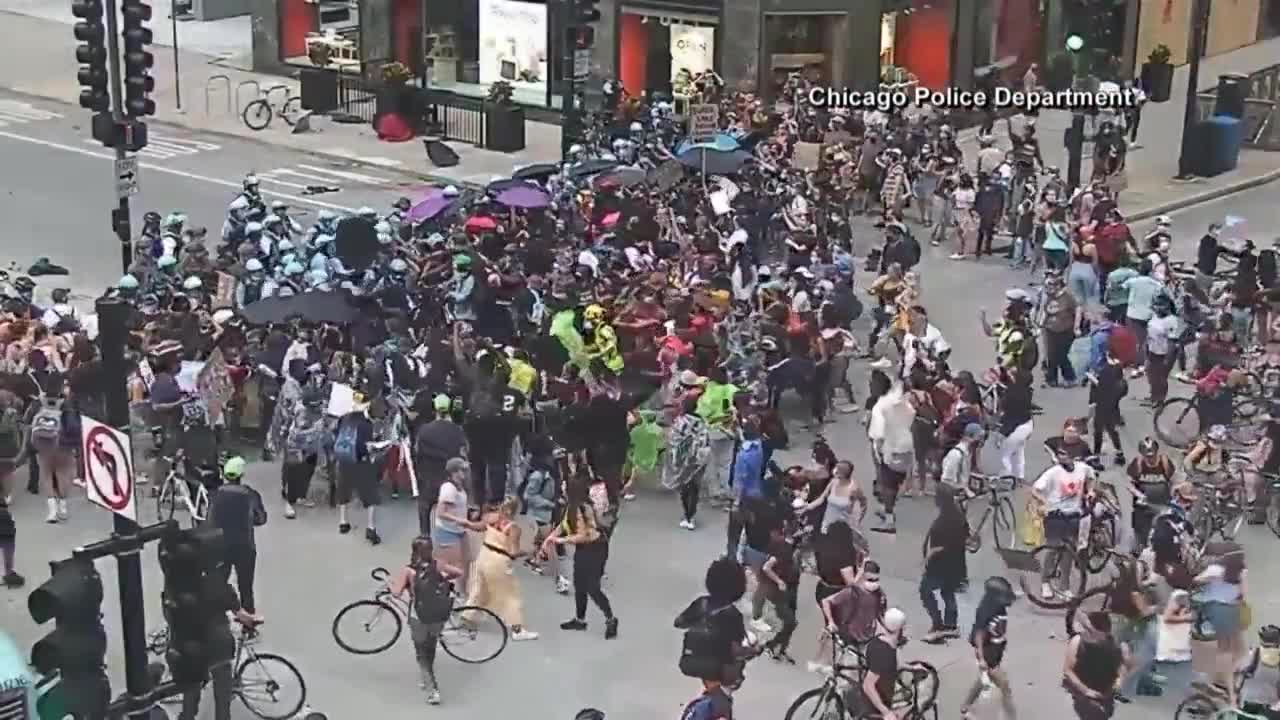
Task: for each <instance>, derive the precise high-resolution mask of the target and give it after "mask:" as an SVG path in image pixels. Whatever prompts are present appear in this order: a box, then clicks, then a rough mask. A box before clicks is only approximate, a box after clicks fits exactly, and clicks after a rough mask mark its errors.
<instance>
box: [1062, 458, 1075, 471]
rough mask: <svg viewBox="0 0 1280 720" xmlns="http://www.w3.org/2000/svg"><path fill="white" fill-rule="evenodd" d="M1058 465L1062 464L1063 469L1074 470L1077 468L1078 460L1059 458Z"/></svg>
mask: <svg viewBox="0 0 1280 720" xmlns="http://www.w3.org/2000/svg"><path fill="white" fill-rule="evenodd" d="M1058 465H1059V466H1061V467H1062V469H1063V470H1066V471H1067V472H1071V471H1072V470H1075V469H1076V461H1075V460H1071V459H1066V460H1059V461H1058Z"/></svg>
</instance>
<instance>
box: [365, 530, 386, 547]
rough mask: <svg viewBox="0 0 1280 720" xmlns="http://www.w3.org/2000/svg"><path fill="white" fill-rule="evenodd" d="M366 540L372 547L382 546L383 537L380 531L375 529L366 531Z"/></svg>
mask: <svg viewBox="0 0 1280 720" xmlns="http://www.w3.org/2000/svg"><path fill="white" fill-rule="evenodd" d="M364 539H365V540H368V541H369V544H370V545H381V544H382V536H381V535H379V534H378V531H377V530H374V529H373V528H369V529H368V530H365V531H364Z"/></svg>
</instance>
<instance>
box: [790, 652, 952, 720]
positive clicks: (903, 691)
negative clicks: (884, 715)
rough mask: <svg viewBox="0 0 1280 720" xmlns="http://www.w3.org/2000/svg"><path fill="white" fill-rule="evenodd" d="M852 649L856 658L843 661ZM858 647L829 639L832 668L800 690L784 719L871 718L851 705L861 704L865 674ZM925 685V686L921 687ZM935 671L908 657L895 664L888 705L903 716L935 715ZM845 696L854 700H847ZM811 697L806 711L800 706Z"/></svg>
mask: <svg viewBox="0 0 1280 720" xmlns="http://www.w3.org/2000/svg"><path fill="white" fill-rule="evenodd" d="M850 653H852V654H853V655H854V656H855V658H856V659H857V661H856V663H855V664H853V665H846V664H842V663H841V660H843V659H844V656H845V655H847V654H850ZM862 659H863V658H862V650H861V648H860V647H858V646H855V645H853V644H850V643H846V642H844V641H842V640H840V639H838V638H834V637H833V638H832V640H831V670H830V671H828V672H827V673H826V679H825V680H824V681H823V683H822V685H821V686H819V687H816V688H813V689H811V690H806V691H804V692H802V693H800V694H799V695H798V696H797V697H796V699H795V700H793V701H792V702H791V706H790V707H788V708H787V714H786V717H785V718H784V720H805V719H808V720H841V719H843V718H850V720H871V718H872V717H875V714H874V713H872V714H871V715H868V714H867V713H864V712H862V711H861V710H860V709H857V708H850V705H861V704H862V698H861V692H862V679H863V678H864V677H866V672H867V671H866V667H865V664H864V663H863V662H862ZM922 686H923V687H925V688H927V690H921V688H922ZM938 687H939V680H938V671H937V669H936V668H934V667H933V666H932V665H930V664H929V663H927V662H923V661H918V660H916V661H910V662H907V663H905V664H903V665H902V666H901V667H899V668H898V676H897V677H896V678H895V679H894V693H893V699H892V700H891V702H890V705H891V709H892V710H894V711H895V712H900V713H901V714H900V715H899V717H902V718H904V720H924V718H925V717H926V715H927V714H928V713H930V711H933V714H934V715H935V716H936V707H937V702H938ZM846 697H848V698H851V699H852V700H853V702H852V703H851V702H848V701H846V699H845V698H846ZM810 701H815V702H814V706H813V709H812V710H811V711H809V712H807V713H804V712H801V708H802V707H804V705H805V704H806V703H808V702H810Z"/></svg>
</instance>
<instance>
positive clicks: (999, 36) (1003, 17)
mask: <svg viewBox="0 0 1280 720" xmlns="http://www.w3.org/2000/svg"><path fill="white" fill-rule="evenodd" d="M1043 5H1045V6H1057V5H1061V2H1057V1H1055V0H1049V1H1048V2H1045V3H1043ZM1041 6H1042V2H1041V0H980V2H979V3H978V22H977V30H976V34H975V37H974V39H973V53H974V54H973V69H974V73H975V75H976V76H978V77H985V76H987V75H989V74H992V73H994V75H995V78H994V80H995V83H996V84H1000V85H1013V86H1020V85H1021V83H1022V76H1023V74H1025V73H1026V71H1027V68H1029V67H1030V66H1031V65H1032V64H1033V63H1035V64H1038V63H1039V62H1040V55H1041V52H1042V51H1043V48H1044V40H1045V33H1044V28H1043V26H1044V16H1043V14H1042V12H1041ZM1045 9H1046V11H1048V12H1052V9H1051V8H1050V7H1046V8H1045ZM1120 28H1121V31H1120V32H1118V33H1117V36H1121V35H1122V34H1123V29H1124V17H1123V14H1122V15H1121V17H1120ZM1062 39H1063V41H1065V40H1066V36H1065V35H1064V36H1063V38H1062ZM1057 47H1063V44H1062V43H1058V45H1057Z"/></svg>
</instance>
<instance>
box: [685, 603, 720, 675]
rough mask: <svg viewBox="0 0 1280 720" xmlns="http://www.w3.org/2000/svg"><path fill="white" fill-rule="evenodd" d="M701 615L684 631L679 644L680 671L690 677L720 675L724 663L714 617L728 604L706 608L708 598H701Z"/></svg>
mask: <svg viewBox="0 0 1280 720" xmlns="http://www.w3.org/2000/svg"><path fill="white" fill-rule="evenodd" d="M702 602H703V613H702V617H700V618H698V621H697V622H695V623H694V624H693V625H690V626H689V627H688V628H687V629H686V630H685V631H684V638H683V639H682V640H681V645H680V661H679V663H678V667H679V669H680V673H681V674H682V675H684V676H685V677H691V678H716V679H718V678H719V677H720V676H721V673H722V671H723V669H724V668H723V663H724V658H723V654H724V649H725V648H724V642H723V641H722V640H721V638H720V634H719V633H718V632H716V626H715V623H714V619H715V617H716V615H719V614H720V613H722V612H724V611H725V610H726V609H728V608H729V607H730V606H729V605H725V606H723V607H718V608H715V609H709V608H706V604H707V603H709V602H710V600H708V599H706V598H703V600H702Z"/></svg>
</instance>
